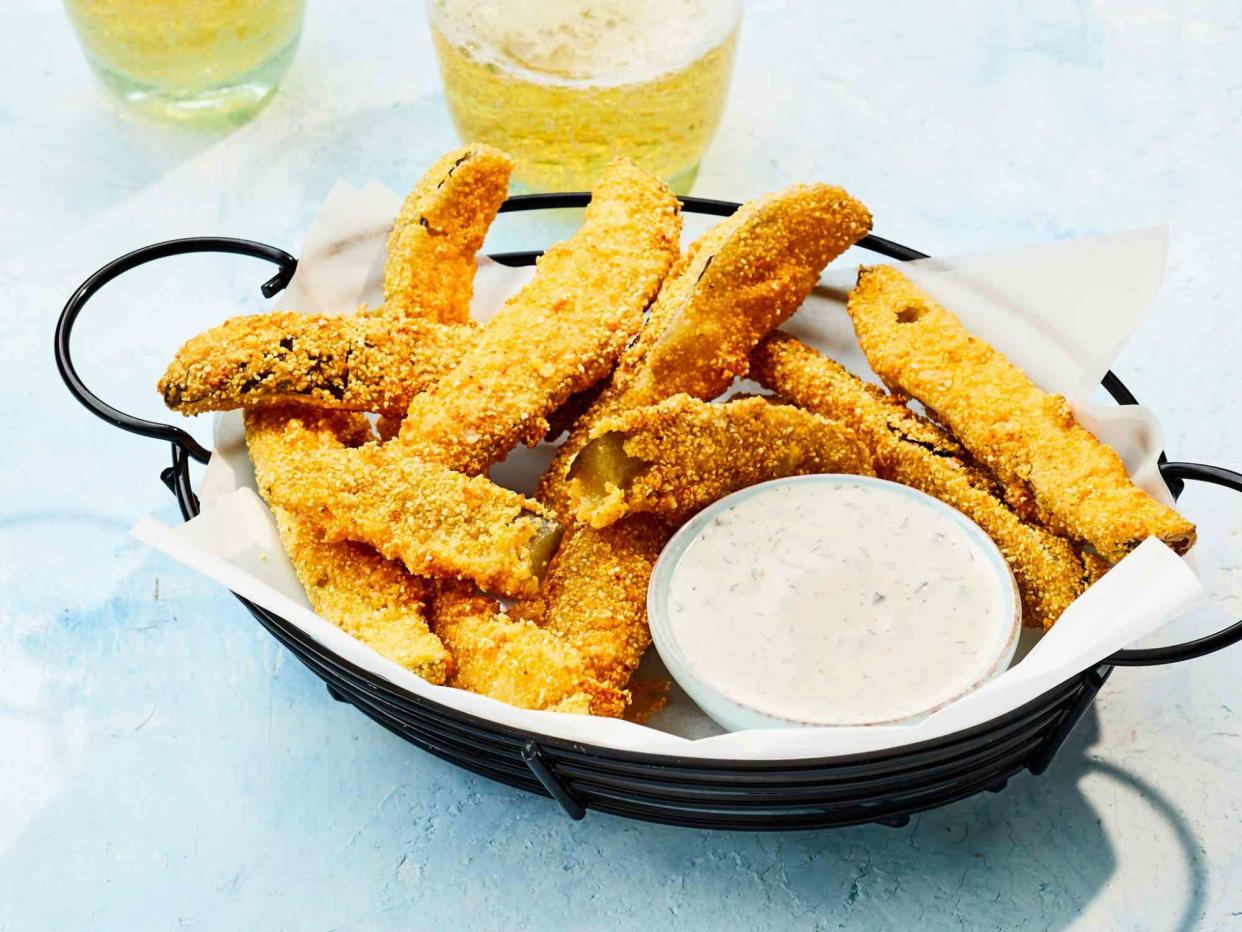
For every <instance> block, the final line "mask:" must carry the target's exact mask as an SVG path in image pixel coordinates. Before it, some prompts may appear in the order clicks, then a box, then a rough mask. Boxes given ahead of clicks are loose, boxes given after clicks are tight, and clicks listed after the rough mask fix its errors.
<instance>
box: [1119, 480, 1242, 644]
mask: <svg viewBox="0 0 1242 932" xmlns="http://www.w3.org/2000/svg"><path fill="white" fill-rule="evenodd" d="M1160 475H1161V476H1163V477H1164V480H1165V482H1167V483H1169V485H1170V487H1172V485H1173V482H1174V481H1175V480H1190V481H1192V482H1210V483H1212V484H1213V485H1220V486H1224V487H1225V488H1227V489H1233V490H1234V491H1235V492H1242V473H1236V472H1234V471H1233V470H1231V469H1224V468H1223V467H1221V466H1204V465H1201V464H1200V463H1161V464H1160ZM1238 641H1242V621H1238V622H1235V623H1234V624H1232V625H1230V626H1229V627H1228V628H1224V629H1222V630H1220V631H1217V632H1216V633H1215V634H1209V635H1206V636H1205V637H1201V638H1198V639H1197V640H1194V641H1187V642H1185V643H1184V644H1169V645H1167V646H1165V647H1150V648H1145V649H1142V650H1119V651H1117V653H1115V654H1113V655H1112V656H1111V657H1109V658H1107V659H1106V660H1105V661H1104V663H1106V664H1109V665H1110V666H1115V667H1154V666H1159V665H1161V664H1166V663H1180V662H1181V661H1183V660H1194V659H1195V658H1196V657H1202V656H1204V655H1205V654H1210V653H1213V652H1214V651H1218V650H1221V649H1222V648H1225V647H1229V646H1230V645H1233V644H1236V643H1238Z"/></svg>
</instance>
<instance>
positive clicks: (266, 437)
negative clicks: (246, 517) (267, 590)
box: [246, 409, 452, 683]
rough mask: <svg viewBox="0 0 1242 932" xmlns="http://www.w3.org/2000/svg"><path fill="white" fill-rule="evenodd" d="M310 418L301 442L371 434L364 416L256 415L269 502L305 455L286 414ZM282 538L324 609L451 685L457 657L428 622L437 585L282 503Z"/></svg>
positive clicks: (257, 451) (416, 669) (253, 432)
mask: <svg viewBox="0 0 1242 932" xmlns="http://www.w3.org/2000/svg"><path fill="white" fill-rule="evenodd" d="M298 416H300V417H301V418H302V421H301V423H302V424H303V426H304V428H305V432H304V434H303V435H302V437H301V440H302V441H303V442H305V443H307V444H317V445H319V446H321V447H322V448H326V449H331V448H334V447H340V446H342V445H345V444H356V443H361V442H364V441H365V440H366V439H367V438H368V437H369V435H370V429H369V428H368V426H367V422H366V419H365V418H363V417H361V416H358V415H347V414H340V413H327V412H316V411H313V410H310V409H303V410H302V411H299V412H296V413H295V412H294V410H293V409H286V410H285V411H284V412H265V413H264V414H261V415H260V414H254V413H248V414H247V416H246V437H247V441H248V442H249V443H250V446H251V458H252V460H253V461H254V466H255V474H256V476H257V477H258V479H259V491H260V493H261V494H262V495H263V497H264V499H266V500H267V501H268V502H269V503H270V502H271V500H272V498H273V496H272V481H273V478H274V476H275V475H277V474H279V473H280V471H281V469H280V464H281V463H282V462H283V461H285V460H287V459H288V458H290V457H294V458H296V457H299V456H300V455H301V452H300V450H299V448H298V447H296V446H288V445H285V444H283V443H282V442H281V440H280V438H281V437H282V436H283V433H284V419H285V417H298ZM272 513H273V515H274V516H275V518H276V527H277V530H278V531H279V533H280V541H281V543H282V544H283V545H284V549H285V552H286V553H287V554H288V555H289V560H290V562H291V563H292V564H293V568H294V571H295V572H296V573H297V576H298V579H299V580H300V581H301V583H302V586H303V588H305V590H306V596H307V598H308V599H309V600H310V604H311V608H313V609H314V610H315V612H316V613H317V614H319V615H320V616H322V617H323V618H325V619H327V620H328V621H330V622H332V623H333V624H335V625H336V626H337V627H339V628H341V629H342V630H343V631H345V632H346V633H347V634H349V635H352V636H353V637H355V638H357V639H358V640H359V641H361V642H362V643H364V644H366V645H367V646H368V647H370V648H372V649H373V650H375V651H376V652H377V653H379V654H380V655H382V656H384V657H387V658H388V659H389V660H392V661H394V662H395V663H398V664H400V665H401V666H403V667H405V668H406V669H407V670H409V671H411V672H412V673H415V674H417V675H418V676H421V677H422V678H423V679H425V680H427V681H428V682H429V683H443V682H444V681H445V679H446V678H447V677H448V675H449V673H450V671H451V669H452V660H451V658H450V657H449V654H448V651H446V650H445V649H444V645H443V644H442V643H441V641H440V639H439V638H438V637H436V636H435V635H434V634H432V633H431V631H430V629H429V628H428V627H427V615H428V613H427V602H428V600H429V597H430V595H431V586H430V583H429V582H428V581H427V580H424V579H419V578H418V577H416V576H411V575H410V574H409V573H408V572H406V570H405V568H404V567H403V566H401V564H399V563H395V562H393V561H391V560H385V559H384V558H383V557H381V556H380V555H379V554H378V553H376V552H375V551H374V550H371V549H370V548H369V547H365V546H363V545H362V544H354V543H349V542H340V543H330V542H328V541H325V540H324V539H323V533H322V531H321V530H320V529H319V528H317V527H315V526H314V525H313V524H312V523H311V522H310V521H308V520H307V519H305V518H302V517H300V516H298V515H296V514H293V513H292V512H289V511H286V510H285V509H283V508H279V507H274V508H273V509H272Z"/></svg>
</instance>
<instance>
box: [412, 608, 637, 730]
mask: <svg viewBox="0 0 1242 932" xmlns="http://www.w3.org/2000/svg"><path fill="white" fill-rule="evenodd" d="M431 619H432V620H431V624H432V628H433V629H434V630H435V632H436V634H438V635H439V636H440V638H441V639H442V640H443V641H444V643H445V645H447V647H448V649H449V650H450V651H451V652H452V654H453V656H454V658H455V659H456V662H457V668H456V672H455V673H454V674H453V676H452V677H451V679H450V680H449V685H450V686H456V687H457V688H459V689H466V690H469V691H470V692H474V693H479V694H481V695H484V696H490V697H492V698H493V699H499V700H500V701H501V702H507V703H509V704H510V705H514V706H517V707H518V708H522V709H550V710H553V711H557V712H574V713H578V714H584V715H585V714H590V715H607V716H619V715H620V714H621V713H622V712H623V711H624V709H625V705H626V701H627V699H628V696H627V694H626V693H624V692H622V691H621V690H617V689H612V688H610V687H608V686H606V685H604V684H601V683H599V682H598V681H597V680H595V679H594V678H593V677H592V676H591V675H590V673H589V672H588V670H587V666H586V664H585V662H584V658H583V657H582V655H581V653H580V652H579V651H578V650H577V649H575V648H574V647H573V646H572V645H570V644H568V643H566V642H565V640H564V639H563V638H561V637H559V636H557V635H556V634H555V633H554V632H552V631H545V630H544V629H542V628H540V627H538V626H537V625H535V624H533V623H531V622H530V621H523V620H517V619H513V618H510V617H509V616H508V615H506V614H505V613H504V611H503V610H502V609H501V608H500V605H499V604H498V603H497V602H495V601H493V600H492V599H488V598H485V597H483V596H479V595H477V594H475V593H473V592H472V591H471V590H470V589H469V588H467V587H463V586H461V585H459V584H455V583H441V584H439V585H438V586H437V592H436V596H435V598H434V599H433V602H432V611H431Z"/></svg>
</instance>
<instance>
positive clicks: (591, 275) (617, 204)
mask: <svg viewBox="0 0 1242 932" xmlns="http://www.w3.org/2000/svg"><path fill="white" fill-rule="evenodd" d="M680 228H681V219H680V213H679V208H678V204H677V198H676V197H675V196H674V195H673V193H672V192H671V191H669V190H668V188H667V187H665V186H664V185H663V184H662V183H661V182H660V181H658V180H657V179H655V178H653V177H652V176H650V175H648V174H647V173H645V172H643V171H641V170H639V169H638V168H636V167H635V166H634V165H633V164H632V163H631V162H629V161H628V160H625V159H618V160H615V161H614V162H613V163H611V164H610V165H609V167H608V169H607V171H606V172H605V173H604V177H603V178H602V179H601V180H600V182H599V184H598V185H597V186H596V188H595V191H594V194H593V196H592V199H591V204H590V206H589V207H588V208H587V212H586V218H585V220H584V222H583V224H582V227H581V229H579V230H578V232H577V233H575V234H574V235H573V236H571V237H570V238H569V239H568V240H566V241H565V242H563V243H558V244H557V245H555V246H553V247H552V248H551V249H549V250H548V251H547V252H546V253H545V254H544V255H543V257H542V258H541V259H540V260H539V264H538V268H537V271H536V273H535V277H534V279H533V280H532V281H531V282H530V284H528V285H527V286H526V287H525V288H523V289H522V290H521V291H520V292H519V293H518V294H517V295H515V296H514V297H513V298H511V299H509V301H507V302H506V303H505V305H504V307H502V308H501V309H500V311H499V312H498V313H497V314H496V316H495V317H493V318H492V319H491V320H490V321H489V322H488V323H487V325H486V326H484V327H483V328H482V329H481V331H480V335H479V338H478V339H477V340H476V341H475V343H474V345H473V346H472V347H471V348H470V349H469V350H468V351H467V352H466V354H465V356H464V357H463V358H462V360H461V361H460V362H459V363H458V365H457V366H456V367H455V368H454V369H453V370H452V371H451V372H449V373H447V374H446V375H444V376H443V377H442V378H441V379H440V380H439V381H438V382H436V384H435V385H434V386H432V387H431V388H430V389H429V390H427V391H425V392H423V393H421V394H419V395H417V396H415V398H414V400H413V402H412V403H411V404H410V408H409V411H408V412H407V414H406V419H405V422H404V423H403V424H402V427H401V435H400V440H401V442H402V444H404V445H406V446H407V447H408V449H409V450H410V455H412V456H418V457H420V458H423V459H430V460H434V461H436V462H440V463H444V464H446V465H449V466H452V467H453V468H455V469H459V470H461V471H462V472H468V473H479V472H481V471H483V470H484V469H486V468H487V467H488V466H489V465H490V464H491V463H493V462H495V461H496V460H498V459H500V458H502V457H504V455H505V454H507V453H508V452H509V451H510V450H512V449H513V448H514V447H515V446H517V444H518V443H519V442H524V443H527V444H534V443H537V442H538V441H539V440H540V439H541V438H542V437H543V436H544V434H545V433H546V432H547V429H548V420H547V419H548V416H549V415H550V414H552V412H553V411H555V410H556V409H557V408H559V407H560V406H561V405H562V404H563V403H564V402H565V401H566V399H568V398H569V396H570V395H572V394H574V393H575V392H579V391H582V390H584V389H586V388H588V387H590V386H591V385H593V384H594V383H595V382H597V381H599V380H600V379H601V378H603V377H604V376H606V375H607V374H608V372H609V371H610V370H611V369H612V366H613V364H614V363H615V362H616V359H617V357H618V356H619V355H620V353H621V350H622V349H623V348H624V347H625V344H626V342H627V341H628V340H629V339H630V337H631V336H632V335H633V334H634V332H635V331H636V330H637V329H638V327H639V325H640V323H641V321H642V314H643V311H644V310H645V309H646V307H647V305H648V304H649V303H650V302H651V300H652V298H653V297H654V296H655V293H656V291H657V289H658V288H659V286H660V282H661V280H663V278H664V275H665V273H666V272H667V271H668V268H669V266H670V265H671V264H672V262H673V260H674V259H675V258H676V255H677V248H678V246H677V241H678V236H679V233H680Z"/></svg>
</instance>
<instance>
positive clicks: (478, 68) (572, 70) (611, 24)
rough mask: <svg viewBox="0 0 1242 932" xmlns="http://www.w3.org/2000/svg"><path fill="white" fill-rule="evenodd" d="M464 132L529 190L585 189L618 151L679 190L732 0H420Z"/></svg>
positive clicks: (720, 60)
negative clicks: (497, 155) (512, 168)
mask: <svg viewBox="0 0 1242 932" xmlns="http://www.w3.org/2000/svg"><path fill="white" fill-rule="evenodd" d="M428 8H429V12H430V15H431V30H432V38H433V40H434V42H435V47H436V52H437V54H438V56H439V61H440V72H441V74H442V75H443V77H444V93H445V96H446V98H447V100H448V105H449V110H450V112H451V113H452V116H453V121H454V123H455V124H456V127H457V131H458V133H459V134H460V135H461V136H462V138H463V139H464V140H469V141H475V140H477V141H480V142H486V143H489V144H491V145H493V146H496V147H498V148H500V149H503V150H504V151H506V152H508V153H509V154H510V155H512V156H513V157H514V159H515V160H516V161H517V169H516V172H515V174H516V177H517V179H518V181H519V182H520V183H522V184H523V185H524V186H525V187H527V188H529V189H531V190H537V191H572V190H586V189H588V188H590V187H591V185H592V183H593V182H594V181H595V180H596V179H597V178H598V177H599V174H600V172H601V171H602V169H603V167H604V165H605V164H607V162H608V160H609V159H610V158H612V157H613V156H614V155H626V156H629V157H630V158H632V159H633V160H634V161H635V162H637V163H638V164H639V165H641V166H642V167H643V168H645V169H647V170H648V171H650V172H652V173H654V174H656V175H659V176H660V177H662V178H664V179H666V180H668V181H670V182H671V183H672V184H673V186H674V187H675V188H676V189H677V190H679V191H681V192H683V193H684V192H685V191H686V190H688V189H689V187H690V185H691V184H692V183H693V181H694V176H695V173H696V172H697V170H698V164H699V159H700V158H701V157H702V155H703V151H704V149H706V148H707V143H708V141H709V140H710V139H711V137H712V134H713V132H715V130H716V126H717V124H718V123H719V121H720V113H721V110H722V109H723V108H724V101H725V92H726V91H727V89H728V84H729V73H730V70H731V67H732V63H733V50H734V47H735V45H736V43H737V33H738V24H739V21H740V18H741V8H740V4H739V3H738V2H737V0H526V2H522V3H515V2H511V0H430V2H429V4H428Z"/></svg>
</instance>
